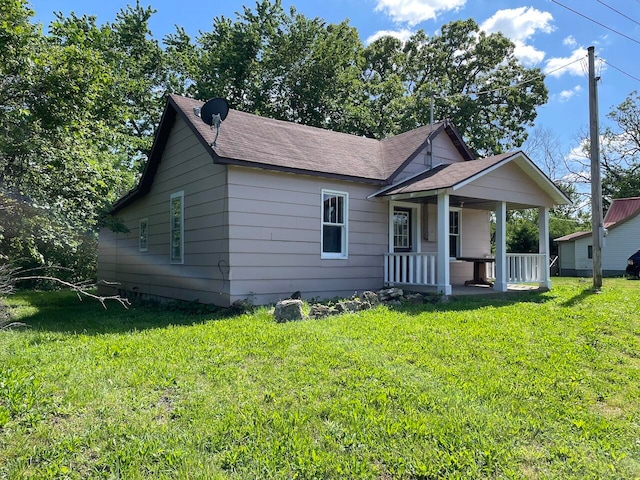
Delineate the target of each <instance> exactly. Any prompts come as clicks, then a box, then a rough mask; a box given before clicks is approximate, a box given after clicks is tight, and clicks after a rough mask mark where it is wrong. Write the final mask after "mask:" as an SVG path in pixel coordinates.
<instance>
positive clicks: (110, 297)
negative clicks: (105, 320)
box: [13, 275, 131, 309]
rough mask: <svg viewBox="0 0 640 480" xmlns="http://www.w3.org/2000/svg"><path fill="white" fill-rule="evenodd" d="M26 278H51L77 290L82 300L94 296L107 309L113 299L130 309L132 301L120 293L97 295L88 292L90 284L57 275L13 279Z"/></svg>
mask: <svg viewBox="0 0 640 480" xmlns="http://www.w3.org/2000/svg"><path fill="white" fill-rule="evenodd" d="M26 280H50V281H52V282H57V283H59V284H61V285H64V286H65V287H68V288H69V289H71V290H73V291H74V292H76V294H77V295H78V298H79V299H80V301H82V296H83V295H84V296H85V297H87V298H92V299H94V300H97V301H98V302H100V304H101V305H102V306H103V307H104V308H105V309H106V308H107V305H106V302H107V301H109V300H113V301H116V302H118V303H120V305H122V306H123V307H124V308H126V309H129V306H130V305H131V302H129V299H128V298H123V297H121V296H120V295H108V296H102V295H95V294H93V293H91V292H88V291H87V290H86V288H87V287H89V286H90V285H86V286H83V285H78V284H75V283H71V282H67V281H65V280H61V279H59V278H56V277H48V276H41V275H30V276H26V277H20V276H17V277H13V281H14V282H20V281H26Z"/></svg>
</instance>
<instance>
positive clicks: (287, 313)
mask: <svg viewBox="0 0 640 480" xmlns="http://www.w3.org/2000/svg"><path fill="white" fill-rule="evenodd" d="M273 316H274V317H275V319H276V322H278V323H283V322H292V321H296V320H302V319H303V318H304V314H303V313H302V300H280V301H279V302H278V303H276V308H275V310H274V312H273Z"/></svg>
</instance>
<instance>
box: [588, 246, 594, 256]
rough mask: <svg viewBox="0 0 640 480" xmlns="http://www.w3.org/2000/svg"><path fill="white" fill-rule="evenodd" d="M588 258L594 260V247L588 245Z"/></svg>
mask: <svg viewBox="0 0 640 480" xmlns="http://www.w3.org/2000/svg"><path fill="white" fill-rule="evenodd" d="M587 258H593V245H587Z"/></svg>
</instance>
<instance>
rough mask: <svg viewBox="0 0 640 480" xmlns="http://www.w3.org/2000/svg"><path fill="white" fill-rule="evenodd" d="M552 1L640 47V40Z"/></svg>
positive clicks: (554, 0) (555, 1) (553, 0)
mask: <svg viewBox="0 0 640 480" xmlns="http://www.w3.org/2000/svg"><path fill="white" fill-rule="evenodd" d="M551 1H552V2H553V3H555V4H556V5H560V6H561V7H562V8H566V9H567V10H569V11H570V12H573V13H575V14H576V15H580V16H581V17H582V18H586V19H587V20H589V21H590V22H593V23H595V24H597V25H600V26H601V27H603V28H606V29H607V30H610V31H612V32H613V33H617V34H618V35H620V36H622V37H624V38H626V39H628V40H631V41H632V42H635V43H637V44H638V45H640V40H636V39H635V38H632V37H630V36H629V35H626V34H624V33H622V32H620V31H618V30H615V29H613V28H611V27H608V26H606V25H605V24H604V23H601V22H599V21H597V20H594V19H593V18H591V17H587V16H586V15H584V14H583V13H580V12H578V11H577V10H574V9H573V8H571V7H567V6H566V5H563V4H562V3H560V2H558V1H557V0H551Z"/></svg>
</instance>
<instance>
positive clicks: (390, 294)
mask: <svg viewBox="0 0 640 480" xmlns="http://www.w3.org/2000/svg"><path fill="white" fill-rule="evenodd" d="M402 295H404V292H403V291H402V289H401V288H395V287H394V288H384V289H382V290H380V291H379V292H378V298H379V299H380V301H381V302H388V301H390V300H396V299H398V298H400V297H402Z"/></svg>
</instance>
